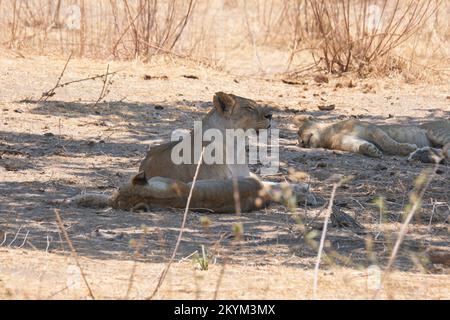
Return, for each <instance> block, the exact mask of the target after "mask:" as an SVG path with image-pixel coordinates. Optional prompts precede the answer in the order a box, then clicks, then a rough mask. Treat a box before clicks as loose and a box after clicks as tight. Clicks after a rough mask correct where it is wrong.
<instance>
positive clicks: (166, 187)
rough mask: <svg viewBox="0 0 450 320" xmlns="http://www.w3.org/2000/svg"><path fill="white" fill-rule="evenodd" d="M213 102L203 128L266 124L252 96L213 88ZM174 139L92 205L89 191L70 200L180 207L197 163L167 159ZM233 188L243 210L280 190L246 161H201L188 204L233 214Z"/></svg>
mask: <svg viewBox="0 0 450 320" xmlns="http://www.w3.org/2000/svg"><path fill="white" fill-rule="evenodd" d="M213 103H214V108H213V109H212V110H211V111H210V112H209V113H208V114H207V115H206V116H205V118H204V119H203V120H202V129H203V131H206V130H208V129H210V128H215V129H219V130H220V131H221V132H222V134H223V136H224V137H225V130H226V129H243V130H247V129H256V130H260V129H267V128H269V127H270V123H271V117H272V114H271V113H270V110H268V109H267V108H263V107H261V106H259V105H258V104H257V103H256V102H255V101H253V100H250V99H246V98H242V97H238V96H235V95H232V94H226V93H223V92H218V93H216V94H215V95H214V98H213ZM191 135H192V131H191ZM178 143H181V142H178V141H175V142H169V143H166V144H162V145H159V146H156V147H151V148H150V150H149V152H148V153H147V156H146V157H145V159H144V160H143V161H142V163H141V165H140V167H139V173H138V174H137V175H135V176H134V177H133V178H132V179H131V181H130V183H128V184H126V185H124V186H122V187H121V188H120V189H119V190H118V191H117V192H116V193H115V194H114V195H113V196H112V197H110V198H108V199H105V198H104V197H99V198H98V203H94V202H95V201H93V199H94V198H95V197H92V195H90V196H89V197H90V198H89V199H88V200H87V199H85V198H83V197H81V198H80V197H79V198H77V201H75V203H76V204H80V203H82V204H90V206H93V207H102V206H103V207H104V206H112V207H115V208H120V209H125V210H133V209H135V208H136V207H139V208H152V207H174V208H184V207H185V206H186V202H187V197H188V194H189V190H190V189H191V184H192V181H193V178H194V174H195V171H196V168H197V164H195V163H193V164H174V163H173V162H172V158H171V154H172V150H173V148H174V147H175V146H177V144H178ZM193 143H194V139H191V144H192V150H193ZM192 160H198V159H192ZM192 162H194V161H192ZM235 186H237V189H238V191H239V196H238V199H239V204H240V208H241V211H242V212H248V211H251V210H254V209H258V208H260V207H262V206H264V205H266V204H267V203H268V201H270V200H272V199H273V198H274V197H273V194H275V193H276V191H277V190H278V191H279V190H281V188H282V186H278V185H273V184H266V183H263V182H261V181H260V180H259V179H258V178H257V177H256V176H255V175H253V174H251V173H250V170H249V168H248V165H247V164H206V163H202V165H201V167H200V170H199V174H198V176H197V182H196V184H195V188H194V190H193V195H192V199H191V204H190V207H191V208H197V209H206V210H210V211H213V212H233V211H235V210H236V195H235V194H234V190H235V189H236V187H235ZM294 189H295V188H294ZM300 189H301V188H300ZM296 190H297V192H296V195H297V197H300V198H299V199H298V200H299V201H302V202H303V203H304V202H305V200H306V202H308V203H310V204H315V203H316V199H315V198H314V196H313V195H312V194H310V193H308V192H307V191H306V190H305V189H303V190H299V189H298V186H297V189H296Z"/></svg>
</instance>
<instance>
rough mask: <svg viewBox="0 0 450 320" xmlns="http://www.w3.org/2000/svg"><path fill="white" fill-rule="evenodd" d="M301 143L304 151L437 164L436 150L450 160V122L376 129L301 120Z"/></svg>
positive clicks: (357, 124) (355, 123)
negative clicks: (397, 157) (396, 157)
mask: <svg viewBox="0 0 450 320" xmlns="http://www.w3.org/2000/svg"><path fill="white" fill-rule="evenodd" d="M295 122H296V123H297V125H298V126H299V129H298V143H299V145H300V146H301V147H311V148H326V149H333V150H342V151H349V152H354V153H360V154H363V155H366V156H369V157H374V158H381V157H382V156H383V153H386V154H391V155H401V156H407V155H409V159H417V160H420V161H422V162H434V161H435V160H434V159H435V158H434V156H433V155H434V154H437V153H438V152H437V150H434V149H432V147H440V148H442V154H443V156H444V157H445V158H447V159H450V121H449V120H438V121H432V122H428V123H424V124H421V125H418V126H407V125H396V124H392V125H374V124H371V123H368V122H364V121H359V120H356V119H352V120H345V121H339V122H332V123H323V122H318V121H315V120H314V119H313V118H312V117H311V116H298V117H297V118H296V119H295Z"/></svg>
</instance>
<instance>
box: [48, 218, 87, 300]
mask: <svg viewBox="0 0 450 320" xmlns="http://www.w3.org/2000/svg"><path fill="white" fill-rule="evenodd" d="M59 212H60V211H59V209H55V215H56V223H57V224H58V227H59V229H60V231H61V232H62V234H63V236H64V238H65V240H66V242H67V244H68V245H69V248H70V251H71V253H72V256H73V258H74V259H75V262H76V264H77V267H78V269H79V270H80V274H81V277H82V278H83V281H84V284H85V285H86V288H87V290H88V294H89V296H90V297H91V299H92V300H95V296H94V293H93V292H92V289H91V286H90V285H89V282H88V281H87V279H86V274H85V273H84V270H83V268H82V267H81V264H80V260H79V258H78V254H77V251H76V250H75V247H74V246H73V244H72V241H70V238H69V235H68V234H67V231H66V228H64V223H63V221H62V219H61V215H60V214H59Z"/></svg>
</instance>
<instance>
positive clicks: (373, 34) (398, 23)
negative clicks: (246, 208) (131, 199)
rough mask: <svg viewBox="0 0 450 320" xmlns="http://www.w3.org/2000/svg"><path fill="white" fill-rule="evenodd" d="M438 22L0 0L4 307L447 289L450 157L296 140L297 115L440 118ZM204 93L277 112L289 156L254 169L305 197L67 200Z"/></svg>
mask: <svg viewBox="0 0 450 320" xmlns="http://www.w3.org/2000/svg"><path fill="white" fill-rule="evenodd" d="M449 15H450V2H449V1H438V0H424V1H421V0H420V1H419V0H392V1H391V0H389V1H388V0H338V1H320V0H249V1H244V0H186V1H182V0H166V1H158V0H96V1H94V0H0V298H7V299H8V298H25V299H27V298H37V299H42V298H78V299H79V298H107V299H108V298H132V299H143V298H189V299H193V298H203V299H215V298H249V299H252V298H258V299H266V298H286V299H310V298H331V299H336V298H344V299H352V298H363V299H372V298H383V299H395V298H398V299H410V298H424V299H448V298H449V297H450V277H449V268H448V263H449V261H448V257H449V250H448V247H449V245H450V237H449V216H450V186H449V182H448V181H449V179H450V166H449V165H448V164H440V165H435V166H433V165H429V164H419V163H409V162H407V161H406V160H405V159H403V158H401V157H385V158H384V159H383V160H379V159H371V158H365V157H363V156H360V155H354V154H348V153H342V152H332V151H327V150H307V149H301V148H299V147H298V146H297V144H296V139H297V136H296V129H297V128H295V126H294V125H293V123H292V118H293V116H294V115H296V114H299V113H301V114H303V113H304V114H310V115H313V116H315V117H317V118H318V119H320V120H324V121H328V120H337V119H351V118H358V119H363V120H366V121H370V122H374V123H384V122H389V123H403V124H406V123H411V122H414V123H415V122H422V121H425V120H428V119H432V118H449V117H450V107H449V101H450V100H449V99H450V97H449V96H448V94H449V91H448V79H449V74H450V58H449V57H450V51H449V50H450V48H449V46H448V42H449V40H450V19H449ZM374 77H375V79H374ZM280 80H281V81H280ZM404 80H406V81H404ZM424 80H426V81H424ZM216 91H225V92H232V93H235V94H238V95H242V96H245V97H248V98H252V99H255V100H258V101H259V102H261V103H262V104H265V105H268V106H270V107H272V108H273V109H274V110H275V115H276V116H275V123H276V125H277V126H278V127H279V128H280V129H281V131H280V132H281V135H280V137H281V139H280V146H281V148H280V149H281V154H280V158H281V161H282V163H281V168H280V173H279V174H277V175H274V176H268V177H265V178H267V179H268V180H270V181H278V182H282V181H286V180H287V181H291V182H299V181H301V182H306V183H308V184H310V187H311V190H312V191H313V192H314V194H316V195H317V196H318V198H319V199H320V200H321V203H320V205H319V206H318V207H314V208H313V207H306V206H303V205H302V204H296V203H295V201H292V199H293V198H289V197H290V190H289V189H286V190H285V192H286V198H288V199H290V200H291V201H286V203H284V204H283V205H273V206H271V207H269V208H267V209H265V210H260V211H257V212H252V213H248V214H230V215H216V214H203V213H199V212H191V211H189V210H187V209H186V210H177V209H167V210H158V211H151V212H132V213H130V212H123V211H120V210H112V209H106V210H97V209H84V208H75V207H66V206H63V205H61V202H60V200H61V199H63V198H69V197H71V196H74V195H76V194H79V193H80V192H84V191H86V190H87V191H95V192H98V191H100V192H102V191H104V192H107V193H110V192H112V191H113V190H115V189H116V188H117V187H118V186H119V185H120V184H122V183H124V182H125V181H128V178H129V176H130V175H131V174H133V173H135V171H136V169H137V167H138V165H139V162H140V161H141V160H142V158H143V156H144V154H145V152H146V149H147V145H154V144H157V143H160V142H161V141H164V140H167V139H169V137H170V133H171V132H172V131H173V130H175V129H179V128H184V129H187V128H190V127H191V126H192V122H193V121H194V120H198V119H200V118H201V117H202V116H203V115H204V114H205V113H206V112H207V111H208V110H209V108H210V107H211V105H212V104H211V97H212V94H213V93H214V92H216ZM318 106H332V108H330V109H328V111H323V110H322V109H320V110H319V109H318ZM251 169H252V171H255V172H258V170H259V166H258V165H256V166H253V167H252V168H251ZM236 212H237V213H239V209H238V201H237V209H236Z"/></svg>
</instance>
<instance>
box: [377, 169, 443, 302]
mask: <svg viewBox="0 0 450 320" xmlns="http://www.w3.org/2000/svg"><path fill="white" fill-rule="evenodd" d="M438 167H439V161H437V162H436V164H435V165H434V168H433V171H432V172H431V174H429V175H428V177H427V180H426V182H425V185H424V186H423V187H422V189H421V191H420V192H419V194H418V196H417V198H416V199H415V201H414V203H413V205H412V207H411V209H410V211H409V212H408V215H407V216H406V219H405V221H404V222H403V224H402V227H401V229H400V232H399V235H398V237H397V240H396V241H395V244H394V248H393V249H392V253H391V255H390V257H389V261H388V264H387V266H386V269H385V270H384V273H383V275H382V278H381V284H380V287H379V288H378V289H377V291H376V292H375V295H374V299H376V298H377V297H378V295H379V293H380V292H381V289H382V288H383V283H384V282H385V281H386V280H387V278H388V276H389V273H390V272H391V269H392V266H393V265H394V262H395V259H396V258H397V254H398V251H399V249H400V246H401V244H402V243H403V240H404V239H405V235H406V232H407V229H408V225H409V224H410V222H411V220H412V218H413V217H414V215H415V213H416V212H417V211H418V209H419V208H420V206H421V205H422V199H423V196H424V195H425V192H426V191H427V189H428V187H429V185H430V183H431V181H432V180H433V178H434V176H435V174H436V170H437V168H438Z"/></svg>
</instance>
